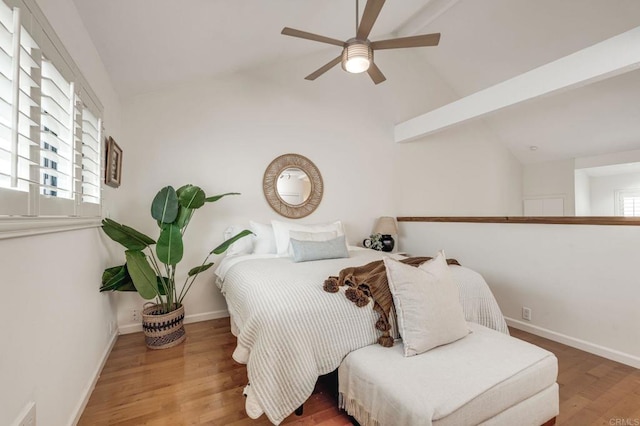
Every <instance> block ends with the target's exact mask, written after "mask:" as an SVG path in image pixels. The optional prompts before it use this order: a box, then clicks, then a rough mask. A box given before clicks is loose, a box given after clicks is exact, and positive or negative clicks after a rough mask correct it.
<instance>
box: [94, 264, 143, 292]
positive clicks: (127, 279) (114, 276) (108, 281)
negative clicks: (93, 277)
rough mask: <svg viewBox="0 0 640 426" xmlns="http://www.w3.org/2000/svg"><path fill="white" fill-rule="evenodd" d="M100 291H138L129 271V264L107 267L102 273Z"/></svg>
mask: <svg viewBox="0 0 640 426" xmlns="http://www.w3.org/2000/svg"><path fill="white" fill-rule="evenodd" d="M100 291H136V288H135V286H134V285H133V282H132V281H131V276H130V275H129V272H128V271H127V265H126V264H125V265H120V266H114V267H113V268H107V269H105V270H104V273H103V274H102V286H101V287H100Z"/></svg>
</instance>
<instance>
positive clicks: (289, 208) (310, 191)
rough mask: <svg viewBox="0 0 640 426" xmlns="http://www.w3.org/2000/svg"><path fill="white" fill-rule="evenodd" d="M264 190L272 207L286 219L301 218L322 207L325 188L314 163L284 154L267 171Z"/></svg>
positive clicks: (263, 185) (263, 183) (301, 157)
mask: <svg viewBox="0 0 640 426" xmlns="http://www.w3.org/2000/svg"><path fill="white" fill-rule="evenodd" d="M262 188H263V190H264V196H265V198H266V199H267V202H268V203H269V205H270V206H271V208H273V209H274V210H275V211H276V212H278V213H279V214H280V215H282V216H284V217H288V218H292V219H298V218H301V217H305V216H308V215H310V214H311V213H313V211H314V210H315V209H316V208H317V207H318V205H320V201H321V200H322V192H323V189H324V186H323V184H322V175H321V174H320V170H318V168H317V167H316V165H315V164H313V162H312V161H311V160H309V159H308V158H307V157H304V156H302V155H298V154H284V155H281V156H279V157H278V158H276V159H275V160H273V161H272V162H271V164H269V166H268V167H267V170H265V172H264V178H263V179H262Z"/></svg>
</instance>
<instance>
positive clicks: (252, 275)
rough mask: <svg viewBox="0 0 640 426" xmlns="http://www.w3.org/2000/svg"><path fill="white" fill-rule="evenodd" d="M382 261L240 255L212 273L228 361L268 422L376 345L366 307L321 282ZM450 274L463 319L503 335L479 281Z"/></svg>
mask: <svg viewBox="0 0 640 426" xmlns="http://www.w3.org/2000/svg"><path fill="white" fill-rule="evenodd" d="M385 255H388V254H385V253H382V252H376V251H373V250H353V251H350V257H349V258H345V259H330V260H322V261H315V262H301V263H293V262H292V261H291V259H290V258H283V257H274V256H268V255H267V256H264V255H263V256H241V257H236V258H230V259H226V260H225V261H224V262H223V263H222V264H221V265H220V267H219V268H218V270H217V271H216V275H218V286H219V287H220V290H221V291H222V293H223V294H224V295H225V297H226V300H227V306H228V309H229V313H230V314H231V316H232V318H233V320H234V321H235V325H236V326H237V327H238V334H237V338H238V343H237V347H236V349H235V351H234V353H233V358H234V359H235V360H236V361H237V362H240V363H243V364H247V373H248V376H249V382H250V383H251V395H250V396H251V398H255V399H256V400H257V404H259V406H260V407H261V408H262V410H263V411H264V413H265V414H266V415H267V417H268V418H269V420H271V421H272V422H273V423H274V424H279V423H280V422H281V421H282V420H283V419H284V418H285V417H287V416H288V415H289V414H291V413H292V412H293V411H294V410H295V409H296V408H298V407H299V406H300V405H302V404H303V403H304V402H305V401H306V400H307V398H308V397H309V396H310V395H311V393H312V392H313V388H314V386H315V383H316V380H317V378H318V376H319V375H322V374H327V373H329V372H331V371H333V370H335V369H336V368H338V366H339V365H340V362H341V361H342V359H343V358H344V357H345V356H346V355H347V354H348V353H349V352H351V351H353V350H356V349H359V348H361V347H364V346H367V345H370V344H373V343H375V342H376V341H377V339H378V335H379V334H378V333H379V332H378V331H377V330H375V328H374V324H375V321H376V320H377V314H376V313H375V312H374V311H373V309H372V303H371V302H370V304H369V306H366V307H363V308H357V307H356V306H355V305H354V304H353V303H351V302H350V301H349V300H347V298H346V297H344V295H342V294H334V293H327V292H325V291H324V290H323V289H322V284H323V282H324V280H325V279H326V278H327V277H328V276H329V275H337V274H338V272H339V271H340V270H341V269H343V268H345V267H348V266H358V265H364V264H366V263H368V262H371V261H373V260H379V259H381V258H382V256H385ZM451 270H452V273H453V276H454V278H455V279H456V282H458V284H459V286H460V300H461V302H462V305H463V307H464V310H465V314H466V316H467V320H469V321H474V322H478V323H480V324H482V325H485V326H487V327H490V328H494V329H496V330H498V331H502V332H507V326H506V323H505V322H504V318H503V317H502V313H501V312H500V309H499V308H498V305H497V303H496V301H495V299H494V297H493V295H492V294H491V291H490V290H489V288H488V286H487V284H486V283H485V281H484V279H483V278H482V277H481V276H480V275H479V274H477V273H476V272H474V271H471V270H469V269H467V268H464V267H459V266H453V267H451ZM340 292H341V293H343V292H344V288H342V289H341V290H340ZM249 402H250V401H249V400H248V401H247V404H249Z"/></svg>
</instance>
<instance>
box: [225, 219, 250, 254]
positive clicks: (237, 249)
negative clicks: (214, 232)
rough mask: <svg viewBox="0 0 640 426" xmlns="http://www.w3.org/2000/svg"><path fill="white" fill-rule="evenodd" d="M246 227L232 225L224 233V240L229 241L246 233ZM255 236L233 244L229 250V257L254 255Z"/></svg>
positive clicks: (248, 236) (241, 239)
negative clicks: (243, 232) (241, 233)
mask: <svg viewBox="0 0 640 426" xmlns="http://www.w3.org/2000/svg"><path fill="white" fill-rule="evenodd" d="M245 229H247V228H246V226H240V225H231V226H230V227H228V228H227V229H226V230H225V231H224V240H225V241H226V240H228V239H229V238H232V237H234V236H235V235H238V234H239V233H240V232H242V231H244V230H245ZM254 238H255V236H254V235H247V236H246V237H243V238H240V239H239V240H238V241H236V242H235V243H233V244H231V245H230V246H229V248H228V249H227V251H226V253H227V256H239V255H242V254H251V253H253V239H254Z"/></svg>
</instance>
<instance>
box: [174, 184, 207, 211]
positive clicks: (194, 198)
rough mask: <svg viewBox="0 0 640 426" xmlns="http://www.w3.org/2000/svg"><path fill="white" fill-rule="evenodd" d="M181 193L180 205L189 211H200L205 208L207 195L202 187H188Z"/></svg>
mask: <svg viewBox="0 0 640 426" xmlns="http://www.w3.org/2000/svg"><path fill="white" fill-rule="evenodd" d="M183 188H184V189H182V191H180V196H179V197H180V198H179V200H180V205H181V206H182V207H186V208H188V209H199V208H200V207H202V206H204V200H205V197H206V195H205V193H204V191H203V190H202V189H200V187H197V186H193V185H187V186H184V187H183Z"/></svg>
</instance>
